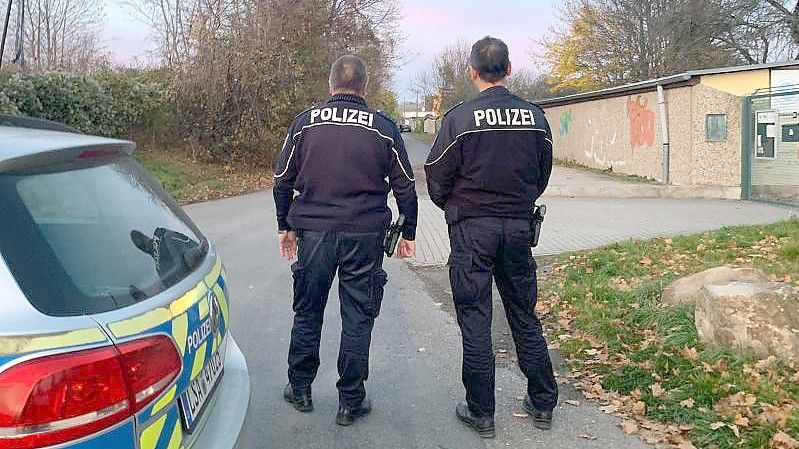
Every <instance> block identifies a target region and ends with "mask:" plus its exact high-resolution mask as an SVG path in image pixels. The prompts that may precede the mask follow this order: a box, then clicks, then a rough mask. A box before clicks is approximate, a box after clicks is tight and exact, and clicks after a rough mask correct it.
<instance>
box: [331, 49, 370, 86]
mask: <svg viewBox="0 0 799 449" xmlns="http://www.w3.org/2000/svg"><path fill="white" fill-rule="evenodd" d="M368 82H369V75H368V74H367V73H366V64H364V62H363V60H362V59H361V58H359V57H357V56H353V55H344V56H342V57H340V58H338V59H336V61H335V62H334V63H333V65H332V66H330V94H331V95H333V94H355V95H359V96H363V95H364V94H365V93H366V84H367V83H368Z"/></svg>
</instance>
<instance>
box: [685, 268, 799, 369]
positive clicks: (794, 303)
mask: <svg viewBox="0 0 799 449" xmlns="http://www.w3.org/2000/svg"><path fill="white" fill-rule="evenodd" d="M696 329H697V330H698V331H699V339H700V340H701V341H702V342H704V343H706V344H708V345H711V346H721V347H725V348H729V349H732V350H734V351H736V352H738V353H739V354H741V355H757V356H761V357H766V356H769V355H774V356H777V357H781V358H784V359H786V360H794V361H795V360H799V294H797V293H796V291H795V290H794V289H793V287H791V286H790V285H786V284H779V283H773V282H761V283H753V284H747V283H740V282H733V283H730V284H724V285H708V286H705V287H704V288H703V289H702V294H701V295H700V296H699V298H698V300H697V302H696Z"/></svg>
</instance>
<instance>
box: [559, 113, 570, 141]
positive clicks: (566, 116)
mask: <svg viewBox="0 0 799 449" xmlns="http://www.w3.org/2000/svg"><path fill="white" fill-rule="evenodd" d="M571 126H572V110H571V109H569V110H568V111H566V112H564V113H563V114H560V129H559V130H558V134H560V135H561V136H565V135H567V134H569V130H570V129H571Z"/></svg>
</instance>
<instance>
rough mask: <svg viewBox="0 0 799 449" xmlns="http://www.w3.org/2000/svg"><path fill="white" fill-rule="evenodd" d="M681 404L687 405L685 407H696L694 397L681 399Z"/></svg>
mask: <svg viewBox="0 0 799 449" xmlns="http://www.w3.org/2000/svg"><path fill="white" fill-rule="evenodd" d="M680 405H681V406H683V407H685V408H694V405H695V402H694V400H693V398H688V399H686V400H684V401H680Z"/></svg>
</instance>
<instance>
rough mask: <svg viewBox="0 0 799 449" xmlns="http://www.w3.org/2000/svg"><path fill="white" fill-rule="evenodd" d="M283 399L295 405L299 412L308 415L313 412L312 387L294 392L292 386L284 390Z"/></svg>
mask: <svg viewBox="0 0 799 449" xmlns="http://www.w3.org/2000/svg"><path fill="white" fill-rule="evenodd" d="M283 399H285V400H286V402H290V403H292V404H294V408H295V409H297V411H298V412H303V413H308V412H311V411H313V399H311V387H308V388H305V389H303V390H300V391H296V390H294V388H293V387H292V386H291V384H288V385H286V388H284V389H283Z"/></svg>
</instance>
